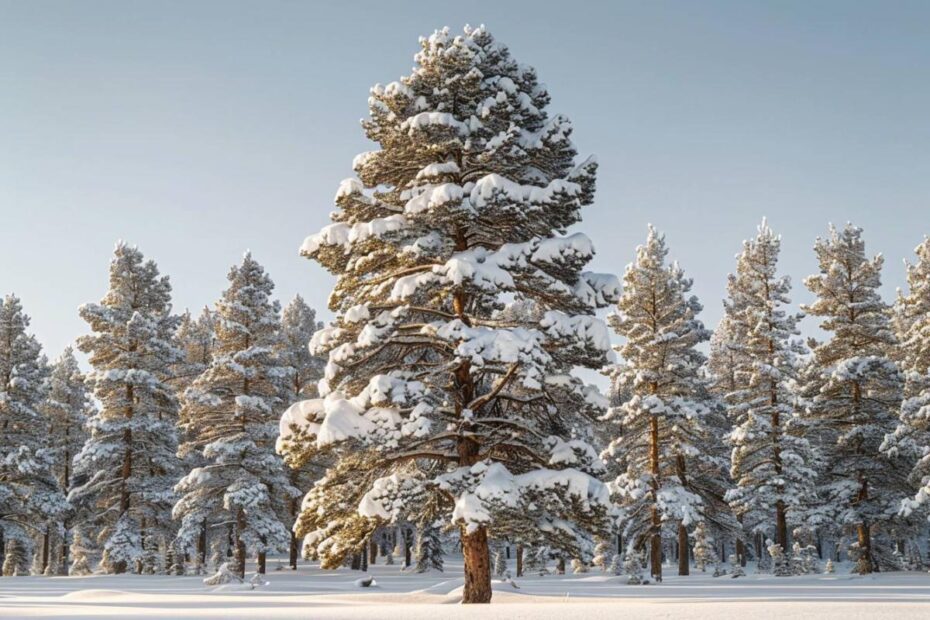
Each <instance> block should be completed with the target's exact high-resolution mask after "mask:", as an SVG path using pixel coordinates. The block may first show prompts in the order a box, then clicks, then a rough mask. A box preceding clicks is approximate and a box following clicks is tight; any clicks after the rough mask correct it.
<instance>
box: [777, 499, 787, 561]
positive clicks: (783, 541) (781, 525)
mask: <svg viewBox="0 0 930 620" xmlns="http://www.w3.org/2000/svg"><path fill="white" fill-rule="evenodd" d="M775 542H776V543H778V544H779V545H781V548H782V549H783V550H784V551H785V552H786V553H787V551H788V520H787V518H786V516H785V502H784V501H782V500H778V501H777V502H775Z"/></svg>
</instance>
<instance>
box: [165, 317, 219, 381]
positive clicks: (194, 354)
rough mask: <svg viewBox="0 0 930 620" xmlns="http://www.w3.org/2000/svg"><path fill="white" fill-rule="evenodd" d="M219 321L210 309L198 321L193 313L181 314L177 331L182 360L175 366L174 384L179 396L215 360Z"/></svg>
mask: <svg viewBox="0 0 930 620" xmlns="http://www.w3.org/2000/svg"><path fill="white" fill-rule="evenodd" d="M215 323H216V318H215V316H214V313H213V311H212V310H210V308H208V307H204V309H203V310H201V312H200V314H199V315H198V316H197V317H196V318H194V317H193V315H191V313H190V311H189V310H188V311H186V312H185V313H184V314H182V315H181V317H180V320H179V322H178V328H177V330H176V331H175V335H174V337H175V339H176V341H177V346H178V348H179V349H180V350H181V360H180V362H179V363H178V364H176V365H175V367H174V369H173V370H174V372H173V378H172V383H173V384H174V386H175V389H176V390H177V392H178V394H179V395H183V394H184V390H186V389H187V388H188V387H190V385H191V384H192V383H193V382H194V381H195V380H196V379H197V377H199V376H200V375H201V374H202V373H203V371H205V370H206V369H207V367H208V366H209V365H210V362H211V361H212V360H213V345H214V342H215V340H216V325H215Z"/></svg>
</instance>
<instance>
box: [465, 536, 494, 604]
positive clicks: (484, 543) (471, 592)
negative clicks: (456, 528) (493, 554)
mask: <svg viewBox="0 0 930 620" xmlns="http://www.w3.org/2000/svg"><path fill="white" fill-rule="evenodd" d="M462 553H463V555H464V556H465V592H464V594H463V596H462V603H464V604H470V603H490V602H491V559H490V553H489V552H488V531H487V529H485V528H484V527H479V528H478V529H477V530H475V531H474V532H472V533H471V534H468V533H466V532H465V531H462Z"/></svg>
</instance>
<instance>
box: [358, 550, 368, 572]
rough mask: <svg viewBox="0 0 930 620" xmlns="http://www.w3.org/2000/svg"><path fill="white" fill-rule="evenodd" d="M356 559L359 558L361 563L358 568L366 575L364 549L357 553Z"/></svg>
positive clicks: (366, 561) (366, 557)
mask: <svg viewBox="0 0 930 620" xmlns="http://www.w3.org/2000/svg"><path fill="white" fill-rule="evenodd" d="M358 557H359V561H360V562H361V563H362V565H361V567H360V568H361V569H362V572H363V573H367V572H368V554H367V553H365V549H362V550H361V551H360V552H359V554H358Z"/></svg>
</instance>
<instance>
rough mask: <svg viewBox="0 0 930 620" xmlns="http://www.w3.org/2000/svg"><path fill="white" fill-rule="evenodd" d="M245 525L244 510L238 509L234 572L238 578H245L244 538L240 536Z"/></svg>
mask: <svg viewBox="0 0 930 620" xmlns="http://www.w3.org/2000/svg"><path fill="white" fill-rule="evenodd" d="M245 525H246V523H245V511H243V510H242V509H239V512H238V513H237V514H236V574H238V575H239V579H245V559H246V558H245V540H243V538H242V533H243V532H244V531H245Z"/></svg>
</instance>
